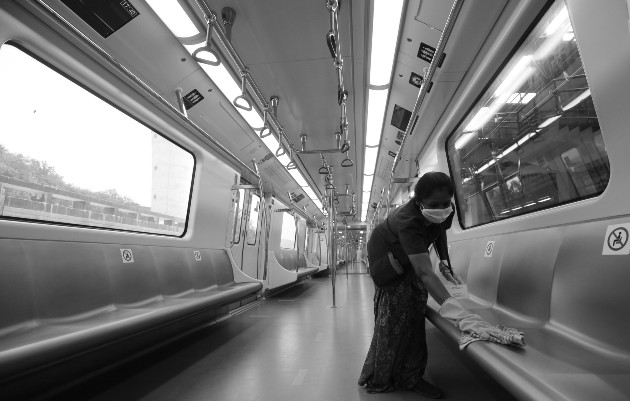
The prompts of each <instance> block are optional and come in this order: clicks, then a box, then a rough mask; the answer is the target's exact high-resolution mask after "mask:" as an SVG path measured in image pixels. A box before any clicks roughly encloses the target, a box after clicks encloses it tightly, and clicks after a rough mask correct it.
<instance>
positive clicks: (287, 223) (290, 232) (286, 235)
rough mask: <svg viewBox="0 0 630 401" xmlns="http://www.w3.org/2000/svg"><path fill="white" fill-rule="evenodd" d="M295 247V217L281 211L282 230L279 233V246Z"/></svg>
mask: <svg viewBox="0 0 630 401" xmlns="http://www.w3.org/2000/svg"><path fill="white" fill-rule="evenodd" d="M294 247H295V218H294V217H293V216H292V215H290V214H289V213H287V212H283V213H282V231H281V233H280V248H282V249H294Z"/></svg>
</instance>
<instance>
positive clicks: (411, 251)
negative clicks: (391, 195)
mask: <svg viewBox="0 0 630 401" xmlns="http://www.w3.org/2000/svg"><path fill="white" fill-rule="evenodd" d="M414 193H415V195H414V198H413V199H411V200H410V201H409V202H407V204H405V205H404V206H402V207H399V208H398V209H396V210H395V211H394V212H393V213H391V215H390V216H389V217H388V218H387V219H386V220H385V221H384V222H382V223H381V224H379V225H378V226H376V228H375V229H374V230H373V231H372V235H371V236H370V240H369V241H368V260H369V261H370V262H372V261H376V260H378V259H380V258H382V257H383V256H384V255H386V254H387V252H391V253H392V254H393V256H394V258H395V259H396V260H397V261H398V262H399V263H400V265H402V267H403V269H404V270H405V274H404V275H403V276H401V277H402V278H401V279H400V280H398V281H397V282H395V283H393V284H391V285H389V286H387V287H382V288H377V289H376V295H375V296H374V315H375V327H374V336H373V337H372V344H371V345H370V350H369V352H368V355H367V358H366V360H365V364H364V366H363V371H362V372H361V377H360V379H359V385H361V386H367V389H368V392H370V393H380V392H388V391H394V390H397V389H407V390H412V391H415V392H417V393H419V394H422V395H424V396H426V397H430V398H440V397H441V396H442V391H441V390H440V389H439V388H437V387H436V386H433V385H432V384H430V383H427V382H426V381H425V380H424V379H423V378H422V376H423V375H424V370H425V367H426V364H427V345H426V339H425V322H424V313H425V308H426V303H427V290H428V293H430V294H431V296H432V297H433V298H434V299H435V300H436V301H437V302H438V303H439V304H440V305H441V304H442V303H444V301H445V300H447V299H448V298H449V297H450V295H449V293H448V291H447V290H446V288H445V287H444V285H443V284H442V282H441V281H440V279H439V278H438V276H437V275H436V274H435V273H434V272H433V269H432V266H431V259H430V258H429V251H428V247H429V245H431V244H432V243H434V242H436V243H437V244H436V246H437V251H438V253H439V254H440V259H441V260H442V261H441V263H440V271H441V272H442V274H443V275H444V277H445V278H446V279H447V280H448V281H450V282H452V283H454V284H462V281H461V279H460V278H459V276H457V275H455V277H453V276H452V275H451V274H450V272H449V268H448V266H447V262H446V260H447V257H446V255H447V252H448V248H447V240H446V229H448V228H449V227H450V226H451V223H452V221H453V215H454V211H453V207H452V204H451V198H452V197H453V183H452V181H451V179H450V177H449V176H448V175H446V174H444V173H439V172H430V173H426V174H424V175H423V176H422V177H421V178H420V179H419V180H418V183H417V184H416V187H415V191H414ZM436 239H437V241H436Z"/></svg>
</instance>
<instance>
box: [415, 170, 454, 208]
mask: <svg viewBox="0 0 630 401" xmlns="http://www.w3.org/2000/svg"><path fill="white" fill-rule="evenodd" d="M442 189H443V190H446V191H447V192H448V193H449V194H450V195H451V196H453V192H454V187H453V181H451V177H449V176H448V175H446V174H444V173H441V172H439V171H431V172H429V173H425V174H423V175H422V177H420V179H419V180H418V182H417V183H416V187H415V188H414V191H413V192H414V197H415V198H416V200H417V201H419V200H421V199H426V198H428V197H429V196H430V195H431V194H432V193H433V191H435V190H442Z"/></svg>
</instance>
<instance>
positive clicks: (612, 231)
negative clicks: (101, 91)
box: [602, 223, 630, 255]
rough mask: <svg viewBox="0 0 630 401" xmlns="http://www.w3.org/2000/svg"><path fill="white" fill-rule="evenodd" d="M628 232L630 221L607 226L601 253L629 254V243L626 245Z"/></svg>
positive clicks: (629, 232) (629, 230) (629, 231)
mask: <svg viewBox="0 0 630 401" xmlns="http://www.w3.org/2000/svg"><path fill="white" fill-rule="evenodd" d="M629 234H630V223H627V224H615V225H612V226H608V228H607V229H606V235H605V236H604V248H603V250H602V255H628V254H630V245H628V237H629V236H630V235H629Z"/></svg>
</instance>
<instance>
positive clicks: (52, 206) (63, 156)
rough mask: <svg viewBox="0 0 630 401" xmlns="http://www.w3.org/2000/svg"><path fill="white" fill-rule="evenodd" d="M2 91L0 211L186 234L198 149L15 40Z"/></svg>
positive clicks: (3, 52) (5, 58)
mask: <svg viewBox="0 0 630 401" xmlns="http://www.w3.org/2000/svg"><path fill="white" fill-rule="evenodd" d="M0 92H2V93H3V94H4V96H2V97H0V216H3V217H8V218H21V219H29V220H39V221H48V222H58V223H66V224H73V225H83V226H94V227H102V228H111V229H119V230H128V231H141V232H148V233H156V234H166V235H174V236H181V235H183V234H184V230H185V227H186V221H187V218H188V216H187V215H188V203H189V199H190V191H191V184H192V174H193V168H194V158H193V156H192V154H190V153H189V152H187V151H185V150H184V149H182V148H180V147H179V146H177V145H175V144H173V143H172V142H170V141H169V140H167V139H165V138H164V137H162V136H160V135H158V134H156V133H155V132H153V131H152V130H151V129H149V128H147V127H145V126H144V125H142V124H141V123H139V122H137V121H136V120H134V119H133V118H131V117H129V116H127V115H126V114H124V113H123V112H121V111H120V110H118V109H116V108H115V107H113V106H111V105H110V104H108V103H106V102H104V101H103V100H101V99H99V98H98V97H96V96H94V95H93V94H91V93H90V92H88V91H86V90H85V89H83V88H81V87H80V86H78V85H77V84H75V83H73V82H72V81H70V80H69V79H67V78H65V77H63V76H62V75H60V74H59V73H57V72H55V71H54V70H52V69H51V68H49V67H47V66H46V65H44V64H42V63H41V62H39V61H37V60H36V59H34V58H33V57H31V56H29V55H28V54H26V53H25V52H23V51H21V50H20V49H18V48H16V47H14V46H11V45H3V46H2V47H0ZM9 94H10V95H9Z"/></svg>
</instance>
